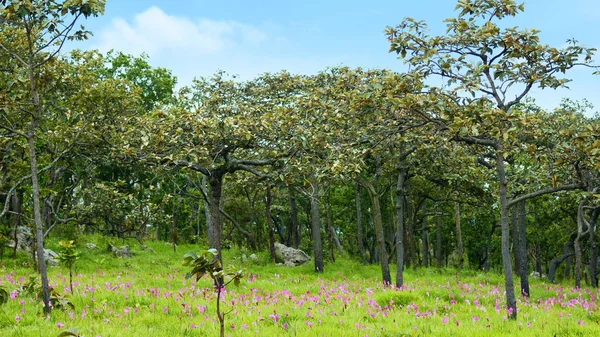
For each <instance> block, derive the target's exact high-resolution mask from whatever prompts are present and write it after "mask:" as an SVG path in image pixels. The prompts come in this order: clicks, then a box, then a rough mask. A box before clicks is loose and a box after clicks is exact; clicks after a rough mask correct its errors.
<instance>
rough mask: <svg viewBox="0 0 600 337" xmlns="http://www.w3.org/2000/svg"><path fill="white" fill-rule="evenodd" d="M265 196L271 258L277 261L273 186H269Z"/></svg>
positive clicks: (274, 261)
mask: <svg viewBox="0 0 600 337" xmlns="http://www.w3.org/2000/svg"><path fill="white" fill-rule="evenodd" d="M266 194H267V195H266V198H265V211H266V217H267V227H268V231H269V252H270V253H271V260H272V261H273V263H277V255H276V254H275V236H274V234H273V218H271V188H270V187H267V193H266Z"/></svg>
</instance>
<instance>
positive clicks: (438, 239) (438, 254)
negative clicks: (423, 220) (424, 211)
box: [435, 204, 444, 268]
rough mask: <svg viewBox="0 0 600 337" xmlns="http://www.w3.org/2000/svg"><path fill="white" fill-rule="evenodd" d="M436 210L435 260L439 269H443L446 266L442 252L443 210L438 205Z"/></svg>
mask: <svg viewBox="0 0 600 337" xmlns="http://www.w3.org/2000/svg"><path fill="white" fill-rule="evenodd" d="M435 209H436V211H437V215H436V222H435V232H436V233H435V260H436V262H437V267H438V268H442V267H443V266H444V257H443V252H442V229H443V226H444V218H443V217H442V209H441V208H440V205H438V204H436V205H435Z"/></svg>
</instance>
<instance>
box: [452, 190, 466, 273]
mask: <svg viewBox="0 0 600 337" xmlns="http://www.w3.org/2000/svg"><path fill="white" fill-rule="evenodd" d="M456 197H457V200H456V201H455V202H454V223H455V224H456V255H457V256H458V269H463V267H464V262H465V251H464V247H463V239H462V229H461V226H460V203H459V202H458V195H457V196H456Z"/></svg>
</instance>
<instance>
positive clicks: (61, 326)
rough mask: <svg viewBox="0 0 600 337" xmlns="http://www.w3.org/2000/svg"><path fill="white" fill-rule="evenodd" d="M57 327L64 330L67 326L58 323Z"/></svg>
mask: <svg viewBox="0 0 600 337" xmlns="http://www.w3.org/2000/svg"><path fill="white" fill-rule="evenodd" d="M56 326H57V327H58V328H59V329H62V328H63V327H64V326H65V325H64V324H62V323H61V322H56Z"/></svg>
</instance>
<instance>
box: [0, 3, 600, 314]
mask: <svg viewBox="0 0 600 337" xmlns="http://www.w3.org/2000/svg"><path fill="white" fill-rule="evenodd" d="M523 10H524V8H523V5H521V4H518V3H516V2H515V1H512V0H460V1H459V2H458V5H457V12H456V16H455V17H453V18H450V19H448V20H447V21H446V23H447V33H446V34H445V35H441V36H429V35H428V30H427V29H426V23H425V22H422V21H417V20H414V19H411V18H406V19H404V20H403V21H402V22H401V23H400V24H398V25H397V26H394V27H388V28H387V29H386V31H385V34H386V36H382V39H383V38H388V39H389V44H390V52H393V53H397V54H398V56H399V58H400V60H399V61H398V62H405V63H407V64H408V65H410V71H409V72H406V73H396V72H392V71H389V70H385V69H350V68H345V67H335V68H328V69H324V70H323V71H321V72H319V73H318V74H315V75H306V74H291V73H288V72H286V71H282V72H279V73H270V74H263V75H261V76H259V77H256V78H254V79H252V80H246V81H242V80H239V79H237V78H236V77H235V76H231V75H228V74H227V73H225V72H219V73H217V74H215V75H214V76H212V77H209V78H197V79H196V80H195V81H194V82H193V83H192V84H191V85H189V86H185V87H183V88H181V89H179V90H175V86H176V82H177V81H176V78H175V77H174V76H173V75H172V73H171V71H170V70H168V69H163V68H157V67H153V66H151V65H150V60H149V59H148V58H147V57H146V56H145V55H140V56H138V55H125V54H122V53H119V52H109V53H106V54H102V53H100V52H98V51H94V50H90V51H81V50H75V51H73V52H70V53H64V52H63V51H62V47H63V43H65V42H68V43H74V42H69V41H74V40H82V39H86V38H87V36H88V34H89V32H87V31H86V30H85V28H83V27H82V28H81V30H78V27H79V25H80V22H79V21H82V19H83V18H87V17H93V16H97V15H101V14H102V13H103V11H104V1H102V0H68V1H59V0H44V1H41V0H36V1H16V0H15V1H7V0H2V1H0V246H1V248H0V256H2V255H4V256H5V257H6V256H9V255H12V256H15V255H16V247H17V246H18V244H17V243H15V242H14V241H15V240H17V238H16V235H15V233H16V232H17V231H18V229H19V228H20V227H29V228H31V230H32V232H33V233H35V241H36V242H37V243H38V244H37V247H36V249H34V251H36V252H37V256H38V257H40V256H43V243H44V239H45V238H47V237H49V236H57V237H61V238H62V237H64V238H70V239H73V238H76V237H77V236H78V235H81V233H100V234H103V235H107V236H114V237H118V238H135V239H137V240H139V241H140V242H143V241H144V240H152V239H155V240H164V241H168V242H171V243H172V244H173V245H174V249H175V247H176V244H177V243H180V242H194V243H197V244H199V245H202V246H205V247H210V248H216V249H217V250H218V251H219V252H220V251H221V250H222V249H226V248H227V247H230V246H232V245H235V246H239V247H245V248H247V249H249V250H252V251H262V250H269V249H270V248H271V247H272V246H273V243H274V241H279V242H281V243H283V244H285V245H288V246H291V247H296V248H298V247H299V248H302V249H303V250H305V251H307V252H309V253H310V255H311V256H312V257H313V258H314V266H315V271H316V272H323V271H324V270H326V268H325V266H324V262H325V261H331V262H333V261H335V257H336V256H337V255H348V256H351V257H354V258H356V259H359V260H361V261H363V262H364V263H377V264H380V265H381V273H382V275H381V277H382V281H383V282H385V283H389V284H394V285H395V286H397V287H402V285H403V270H404V269H405V268H418V267H436V268H442V267H446V266H449V267H455V268H458V269H460V268H471V269H478V270H484V271H497V272H503V273H504V277H505V286H506V305H507V307H508V308H509V309H512V315H513V317H516V314H517V308H516V300H515V293H517V294H519V293H520V294H523V295H524V296H528V295H529V293H530V289H529V285H528V277H529V275H530V274H531V273H532V272H534V271H535V272H537V273H539V274H540V275H541V274H544V275H547V277H548V278H549V279H550V280H551V281H554V280H555V279H556V278H561V277H567V278H569V277H572V278H573V279H574V281H573V282H575V284H576V286H584V285H586V283H587V284H588V285H589V286H592V287H598V272H599V270H598V249H597V240H598V238H597V220H598V217H599V215H600V192H599V191H598V188H599V187H600V117H599V116H598V115H597V114H596V115H595V116H591V115H590V113H589V111H590V110H591V109H592V107H591V106H589V104H588V103H587V102H585V101H572V100H569V99H568V98H565V99H564V100H563V103H562V104H561V105H560V106H558V107H556V108H555V109H553V110H546V109H543V108H541V107H540V106H539V105H537V104H536V102H535V101H534V100H533V99H532V98H531V97H529V93H530V91H531V89H532V88H533V89H536V88H543V89H546V90H552V89H555V88H559V87H563V86H566V85H567V84H568V82H569V80H568V78H569V75H568V73H569V70H570V69H572V68H574V67H584V68H589V71H590V72H593V71H594V70H595V69H594V68H595V66H594V64H593V56H594V52H595V50H594V49H591V48H586V47H584V46H582V45H580V44H579V43H578V42H577V41H575V40H570V41H568V42H567V44H565V45H564V46H563V47H560V48H557V47H552V46H548V45H546V44H544V42H543V41H540V39H539V37H538V33H539V32H538V31H536V30H532V29H525V28H518V27H515V28H506V27H504V25H503V22H502V20H503V19H504V18H507V17H512V16H515V15H518V14H519V13H520V12H522V11H523ZM384 24H385V23H384ZM385 52H386V51H385V50H382V53H385ZM190 71H193V69H190ZM433 83H436V85H433ZM437 84H441V86H437ZM9 241H12V244H13V247H15V248H14V249H13V250H9V249H8V248H6V245H7V244H8V243H9ZM38 262H39V263H38V264H39V270H40V273H41V274H42V283H43V284H44V285H45V286H46V289H47V286H48V279H47V276H45V274H46V270H45V263H44V259H43V258H42V259H38ZM391 264H395V265H396V266H397V268H396V270H397V272H396V275H395V278H392V275H390V273H391V272H390V268H389V266H390V265H391ZM513 273H514V275H513ZM513 276H517V277H518V278H520V288H517V289H515V285H514V282H513ZM47 296H48V294H47V293H46V294H45V300H44V302H45V303H46V304H47V303H48V301H47ZM48 310H49V308H48Z"/></svg>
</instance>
